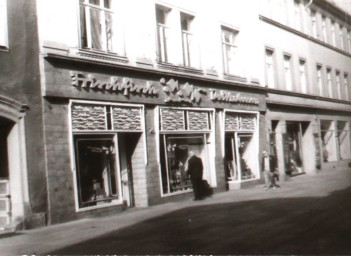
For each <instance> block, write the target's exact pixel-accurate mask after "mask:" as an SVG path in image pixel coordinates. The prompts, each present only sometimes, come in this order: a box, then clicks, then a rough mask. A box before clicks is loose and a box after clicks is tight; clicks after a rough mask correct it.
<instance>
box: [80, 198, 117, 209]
mask: <svg viewBox="0 0 351 256" xmlns="http://www.w3.org/2000/svg"><path fill="white" fill-rule="evenodd" d="M122 204H123V202H122V201H121V200H119V199H116V200H113V201H112V202H111V203H106V204H100V205H94V206H87V207H84V208H77V209H76V212H87V211H92V210H96V209H101V208H106V207H113V206H119V205H122Z"/></svg>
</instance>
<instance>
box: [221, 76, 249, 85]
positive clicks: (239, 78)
mask: <svg viewBox="0 0 351 256" xmlns="http://www.w3.org/2000/svg"><path fill="white" fill-rule="evenodd" d="M223 78H224V79H226V80H231V81H236V82H242V83H246V82H247V79H246V78H245V77H241V76H235V75H231V74H223Z"/></svg>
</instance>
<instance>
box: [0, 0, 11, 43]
mask: <svg viewBox="0 0 351 256" xmlns="http://www.w3.org/2000/svg"><path fill="white" fill-rule="evenodd" d="M8 47H9V41H8V28H7V0H0V50H1V49H8Z"/></svg>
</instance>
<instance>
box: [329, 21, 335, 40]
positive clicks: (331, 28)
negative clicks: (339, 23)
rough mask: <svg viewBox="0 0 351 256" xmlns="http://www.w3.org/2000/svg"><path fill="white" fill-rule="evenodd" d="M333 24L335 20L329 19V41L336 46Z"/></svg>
mask: <svg viewBox="0 0 351 256" xmlns="http://www.w3.org/2000/svg"><path fill="white" fill-rule="evenodd" d="M335 24H336V23H335V21H333V20H332V21H330V32H331V40H332V41H331V43H332V45H333V46H336V35H335Z"/></svg>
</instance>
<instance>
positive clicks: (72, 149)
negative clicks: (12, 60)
mask: <svg viewBox="0 0 351 256" xmlns="http://www.w3.org/2000/svg"><path fill="white" fill-rule="evenodd" d="M73 104H78V105H79V104H81V105H95V106H96V105H97V106H105V107H107V106H109V107H111V108H112V107H126V108H128V107H131V108H139V109H140V116H141V120H140V121H141V123H140V126H141V130H140V131H139V130H137V131H135V130H118V129H114V127H113V124H111V125H110V126H109V125H106V129H105V130H74V129H73V125H72V105H73ZM68 107H69V111H68V121H69V134H70V136H69V145H70V147H69V148H70V156H71V161H70V164H71V170H72V175H73V184H74V186H73V187H74V199H75V210H76V212H85V211H90V210H94V209H100V208H106V207H113V206H118V205H122V204H123V196H122V180H121V170H120V162H119V161H120V160H119V148H118V145H119V144H118V134H119V133H123V132H128V133H136V134H141V136H142V137H143V138H142V140H143V143H144V152H145V153H144V162H145V164H147V148H146V147H147V146H146V135H145V106H144V105H140V104H126V103H112V102H102V101H89V100H70V101H69V104H68ZM107 115H110V118H111V120H110V121H111V122H112V118H113V117H112V111H110V113H106V116H107ZM107 118H108V117H107ZM76 135H78V136H80V135H92V136H97V135H98V136H109V135H110V136H111V135H112V136H114V143H115V149H116V160H115V166H116V170H117V171H116V172H117V177H118V184H117V186H118V188H119V191H118V193H119V195H120V196H119V197H118V199H117V200H114V201H113V202H111V203H106V204H101V205H94V206H88V207H80V205H79V198H78V196H79V188H78V180H77V171H78V170H76V163H77V159H76V150H75V143H74V141H75V136H76Z"/></svg>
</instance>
